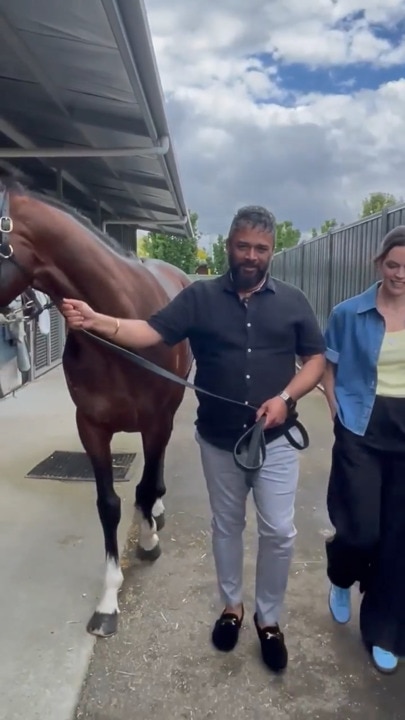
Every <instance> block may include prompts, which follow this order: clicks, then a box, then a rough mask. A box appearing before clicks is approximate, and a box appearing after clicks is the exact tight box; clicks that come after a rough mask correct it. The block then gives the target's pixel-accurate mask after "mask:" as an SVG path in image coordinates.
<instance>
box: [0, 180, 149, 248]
mask: <svg viewBox="0 0 405 720" xmlns="http://www.w3.org/2000/svg"><path fill="white" fill-rule="evenodd" d="M1 189H4V190H7V191H9V192H13V193H15V194H16V195H25V196H27V197H32V198H34V199H35V200H39V201H40V202H43V203H44V204H45V205H50V206H51V207H54V208H56V209H57V210H61V211H62V212H64V213H66V214H67V215H70V216H71V217H72V218H73V219H74V220H76V221H77V222H78V223H79V225H82V227H84V228H86V230H88V231H89V232H91V233H92V234H93V235H95V237H96V238H97V240H99V241H101V242H102V243H103V244H104V245H107V247H109V248H110V249H111V250H114V251H115V252H116V253H117V254H118V255H121V256H124V257H127V258H132V259H134V260H137V259H138V258H137V255H136V253H135V252H134V251H130V250H126V249H125V248H123V247H122V245H120V243H119V242H118V240H115V238H113V237H111V235H109V234H108V233H106V232H102V231H101V230H100V229H99V228H98V227H97V226H96V225H94V223H93V222H92V221H91V220H90V218H88V217H87V216H86V215H83V213H82V212H80V210H77V208H73V207H72V206H71V205H68V204H67V203H65V202H63V201H62V200H59V199H58V198H55V197H53V196H50V195H45V194H44V193H41V192H39V191H36V190H30V189H28V188H27V187H26V186H25V185H23V184H22V182H20V181H19V180H17V179H16V178H14V177H12V176H9V175H0V190H1Z"/></svg>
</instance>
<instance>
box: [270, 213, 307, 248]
mask: <svg viewBox="0 0 405 720" xmlns="http://www.w3.org/2000/svg"><path fill="white" fill-rule="evenodd" d="M300 237H301V232H300V230H298V229H297V228H295V227H294V226H293V224H292V222H291V220H284V221H283V222H280V223H277V236H276V247H275V252H280V250H285V249H287V248H291V247H294V246H295V245H297V243H298V242H299V240H300Z"/></svg>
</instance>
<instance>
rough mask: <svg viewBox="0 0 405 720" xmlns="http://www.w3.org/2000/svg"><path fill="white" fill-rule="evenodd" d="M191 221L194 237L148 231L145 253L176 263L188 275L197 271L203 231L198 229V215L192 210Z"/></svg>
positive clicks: (144, 242)
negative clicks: (199, 243)
mask: <svg viewBox="0 0 405 720" xmlns="http://www.w3.org/2000/svg"><path fill="white" fill-rule="evenodd" d="M190 222H191V226H192V228H193V232H194V237H193V238H188V237H177V236H176V235H166V234H163V233H148V235H147V236H146V238H144V239H143V242H142V247H143V251H144V253H145V254H146V255H147V256H148V257H150V258H157V259H159V260H165V261H166V262H169V263H171V264H172V265H176V267H179V268H180V269H181V270H183V271H184V272H185V273H187V274H188V275H190V274H192V273H194V272H195V268H196V265H197V263H198V259H197V251H198V240H199V238H200V235H201V233H200V232H199V230H198V215H197V213H192V212H190Z"/></svg>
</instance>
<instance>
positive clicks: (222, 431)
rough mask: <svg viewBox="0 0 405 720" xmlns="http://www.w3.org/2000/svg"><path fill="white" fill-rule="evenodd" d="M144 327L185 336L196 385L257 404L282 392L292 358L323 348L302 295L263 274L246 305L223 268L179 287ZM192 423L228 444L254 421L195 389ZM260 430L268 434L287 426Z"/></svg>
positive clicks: (174, 339)
mask: <svg viewBox="0 0 405 720" xmlns="http://www.w3.org/2000/svg"><path fill="white" fill-rule="evenodd" d="M149 323H150V325H151V326H152V327H153V328H154V329H155V330H156V331H157V332H158V333H160V335H161V336H162V337H163V339H164V341H165V342H166V343H167V344H168V345H176V344H177V343H179V342H180V341H181V340H184V339H185V338H188V339H189V340H190V344H191V348H192V351H193V354H194V357H195V360H196V375H195V381H194V382H195V384H196V385H199V386H200V387H201V388H204V389H206V390H209V391H210V392H213V393H216V394H218V395H222V396H225V397H227V398H233V399H235V400H239V401H241V402H243V403H249V405H253V406H254V407H256V408H258V407H259V406H260V405H261V404H262V403H263V402H264V401H265V400H268V399H269V398H272V397H274V396H276V395H278V394H279V393H280V392H282V391H283V390H284V388H285V387H286V386H287V385H288V383H289V382H290V381H291V379H292V378H293V377H294V375H295V372H296V367H295V362H296V356H297V355H298V356H301V357H302V356H307V355H316V354H318V353H324V352H325V342H324V338H323V335H322V332H321V330H320V327H319V325H318V322H317V320H316V317H315V314H314V312H313V310H312V307H311V305H310V303H309V302H308V300H307V298H306V296H305V295H304V293H303V292H302V291H301V290H299V289H298V288H296V287H294V286H293V285H289V284H288V283H285V282H282V281H281V280H277V279H275V278H271V277H269V278H268V280H267V282H266V283H265V284H264V285H263V287H262V288H261V289H260V290H259V291H257V292H255V293H253V294H252V295H251V296H250V299H249V301H248V302H247V303H244V302H243V301H241V300H240V298H239V296H238V294H237V292H235V289H234V287H233V284H232V280H231V278H230V275H229V273H226V274H225V275H222V276H220V277H218V278H215V279H209V280H208V279H207V280H200V281H197V282H194V283H192V284H191V285H190V286H188V287H187V288H186V289H185V290H183V291H182V292H181V293H180V294H179V295H178V296H177V297H176V298H175V299H174V300H172V302H170V303H169V304H168V305H167V306H166V307H165V308H164V309H163V310H160V311H159V312H158V313H156V314H155V315H153V316H152V317H151V318H150V320H149ZM197 397H198V400H199V408H198V412H197V421H196V425H197V429H198V432H199V433H200V434H201V436H202V437H203V438H204V439H206V440H207V441H208V442H210V443H212V444H213V445H216V446H217V447H220V448H222V449H224V450H232V449H233V447H234V445H235V443H236V441H237V440H238V438H239V437H240V436H241V435H242V433H244V432H245V431H246V429H247V428H248V427H250V426H251V425H253V423H254V422H255V412H254V411H253V410H251V409H250V408H244V407H238V406H235V405H231V404H228V403H225V402H223V401H220V400H216V399H214V398H210V397H208V396H207V395H204V394H200V393H197ZM296 417H297V414H296V413H295V414H293V415H292V416H291V417H290V418H289V421H287V423H286V424H285V425H283V426H278V427H277V428H272V429H271V430H268V431H266V440H268V441H269V440H271V439H273V438H276V437H279V436H280V435H282V434H283V432H284V431H285V429H286V428H287V427H288V426H290V425H291V424H292V422H293V420H294V419H295V418H296Z"/></svg>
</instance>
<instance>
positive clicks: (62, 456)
mask: <svg viewBox="0 0 405 720" xmlns="http://www.w3.org/2000/svg"><path fill="white" fill-rule="evenodd" d="M135 457H136V453H116V454H115V455H113V456H112V459H113V472H114V480H115V481H117V482H128V480H129V478H127V474H128V471H129V468H130V467H131V464H132V463H133V461H134V460H135ZM26 477H30V478H46V479H49V480H79V481H80V480H81V481H90V482H92V481H94V473H93V468H92V467H91V463H90V460H89V458H88V456H87V455H86V453H84V452H66V451H64V450H55V451H54V452H53V453H52V455H49V457H47V458H45V460H42V461H41V462H40V463H38V465H36V466H35V467H34V468H32V470H30V471H29V472H28V473H27V475H26Z"/></svg>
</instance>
